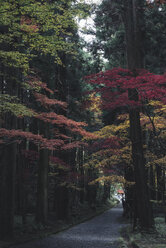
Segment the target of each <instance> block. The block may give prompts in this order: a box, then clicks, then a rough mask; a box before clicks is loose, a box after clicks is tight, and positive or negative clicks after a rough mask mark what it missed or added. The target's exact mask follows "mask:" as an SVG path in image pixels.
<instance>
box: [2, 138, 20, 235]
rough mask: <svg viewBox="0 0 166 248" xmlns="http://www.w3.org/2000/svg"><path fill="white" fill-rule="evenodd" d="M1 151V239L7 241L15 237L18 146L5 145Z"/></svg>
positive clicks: (13, 144)
mask: <svg viewBox="0 0 166 248" xmlns="http://www.w3.org/2000/svg"><path fill="white" fill-rule="evenodd" d="M0 149H1V151H0V153H1V154H0V155H1V159H0V161H1V168H0V169H1V177H0V180H1V184H0V239H5V238H9V237H12V236H13V227H14V202H15V194H14V193H15V170H16V151H17V150H16V149H17V145H16V144H15V143H12V144H5V145H2V146H1V147H0Z"/></svg>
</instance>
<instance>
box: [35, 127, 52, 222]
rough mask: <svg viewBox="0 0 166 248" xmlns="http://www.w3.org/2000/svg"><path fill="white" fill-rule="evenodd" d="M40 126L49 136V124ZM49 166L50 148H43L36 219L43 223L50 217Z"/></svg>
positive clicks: (39, 167) (40, 156) (39, 164)
mask: <svg viewBox="0 0 166 248" xmlns="http://www.w3.org/2000/svg"><path fill="white" fill-rule="evenodd" d="M40 128H41V129H40V131H41V133H42V134H44V136H45V137H47V136H48V134H47V132H48V126H47V124H44V123H41V127H40ZM48 166H49V150H48V149H41V150H40V152H39V162H38V179H37V204H36V205H37V206H36V221H37V222H38V223H43V224H46V223H47V217H48Z"/></svg>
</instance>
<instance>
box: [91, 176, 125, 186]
mask: <svg viewBox="0 0 166 248" xmlns="http://www.w3.org/2000/svg"><path fill="white" fill-rule="evenodd" d="M96 183H100V184H104V183H123V184H125V183H126V180H125V179H124V177H122V176H118V175H111V176H102V177H99V178H97V179H95V180H93V181H92V182H90V183H89V185H94V184H96Z"/></svg>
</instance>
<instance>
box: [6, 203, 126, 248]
mask: <svg viewBox="0 0 166 248" xmlns="http://www.w3.org/2000/svg"><path fill="white" fill-rule="evenodd" d="M122 212H123V210H122V207H121V206H120V205H119V206H117V207H115V208H112V209H110V210H108V211H106V212H104V213H103V214H101V215H100V216H97V217H95V218H93V219H91V220H88V221H86V222H84V223H81V224H79V225H77V226H74V227H72V228H70V229H68V230H66V231H63V232H60V233H57V234H54V235H51V236H49V237H47V238H43V239H41V240H36V241H32V242H28V243H26V244H20V245H15V246H11V248H118V244H117V241H118V239H119V237H120V234H119V231H120V229H121V228H122V227H124V226H125V224H124V223H123V221H122Z"/></svg>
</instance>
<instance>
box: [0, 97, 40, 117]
mask: <svg viewBox="0 0 166 248" xmlns="http://www.w3.org/2000/svg"><path fill="white" fill-rule="evenodd" d="M8 112H10V113H12V114H13V115H15V116H17V117H24V116H29V117H32V116H35V112H34V111H33V110H31V109H29V108H27V107H26V106H24V105H23V104H20V103H18V99H17V97H15V96H10V95H7V94H0V113H1V114H3V113H8Z"/></svg>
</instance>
